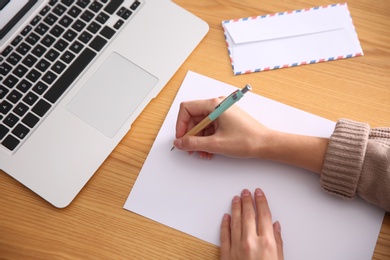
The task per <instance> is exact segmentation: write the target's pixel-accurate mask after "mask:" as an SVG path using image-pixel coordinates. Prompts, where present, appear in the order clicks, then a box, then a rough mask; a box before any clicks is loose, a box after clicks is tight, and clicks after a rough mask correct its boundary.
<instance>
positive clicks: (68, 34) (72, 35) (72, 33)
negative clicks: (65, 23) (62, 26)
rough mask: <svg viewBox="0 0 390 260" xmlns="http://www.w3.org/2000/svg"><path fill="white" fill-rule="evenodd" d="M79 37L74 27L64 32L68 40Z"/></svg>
mask: <svg viewBox="0 0 390 260" xmlns="http://www.w3.org/2000/svg"><path fill="white" fill-rule="evenodd" d="M76 37H77V33H76V32H75V31H73V30H72V29H69V30H67V31H66V33H65V34H64V38H65V39H66V40H68V41H69V42H71V41H73V40H74V38H76Z"/></svg>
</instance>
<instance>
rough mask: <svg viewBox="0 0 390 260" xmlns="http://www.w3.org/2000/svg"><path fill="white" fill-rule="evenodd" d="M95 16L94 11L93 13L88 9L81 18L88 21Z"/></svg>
mask: <svg viewBox="0 0 390 260" xmlns="http://www.w3.org/2000/svg"><path fill="white" fill-rule="evenodd" d="M94 16H95V14H94V13H92V12H91V11H88V10H86V11H85V12H84V13H83V14H82V15H81V19H83V20H84V21H86V22H87V23H88V22H89V21H91V20H92V19H93V17H94Z"/></svg>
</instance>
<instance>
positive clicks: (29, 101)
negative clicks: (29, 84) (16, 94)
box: [23, 92, 38, 106]
mask: <svg viewBox="0 0 390 260" xmlns="http://www.w3.org/2000/svg"><path fill="white" fill-rule="evenodd" d="M37 100H38V96H37V95H35V94H34V93H32V92H29V93H27V95H26V96H25V97H24V98H23V101H24V102H25V103H26V104H27V105H30V106H32V105H33V104H34V103H35V102H36V101H37Z"/></svg>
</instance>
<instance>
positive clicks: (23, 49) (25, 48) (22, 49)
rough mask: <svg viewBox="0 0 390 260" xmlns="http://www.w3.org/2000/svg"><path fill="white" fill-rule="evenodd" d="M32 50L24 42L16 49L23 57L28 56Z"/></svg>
mask: <svg viewBox="0 0 390 260" xmlns="http://www.w3.org/2000/svg"><path fill="white" fill-rule="evenodd" d="M30 50H31V46H29V45H28V44H27V43H24V42H22V43H21V44H20V45H19V47H18V48H16V51H17V52H19V53H20V54H22V55H26V54H27V52H29V51H30Z"/></svg>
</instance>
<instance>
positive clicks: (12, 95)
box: [7, 90, 22, 104]
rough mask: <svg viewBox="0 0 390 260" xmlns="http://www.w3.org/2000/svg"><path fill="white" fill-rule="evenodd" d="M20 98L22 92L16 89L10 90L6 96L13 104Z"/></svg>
mask: <svg viewBox="0 0 390 260" xmlns="http://www.w3.org/2000/svg"><path fill="white" fill-rule="evenodd" d="M21 98H22V94H21V93H20V92H19V91H17V90H12V91H11V93H9V95H8V96H7V100H8V101H11V102H12V103H14V104H16V103H17V102H18V101H19V99H21Z"/></svg>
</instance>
